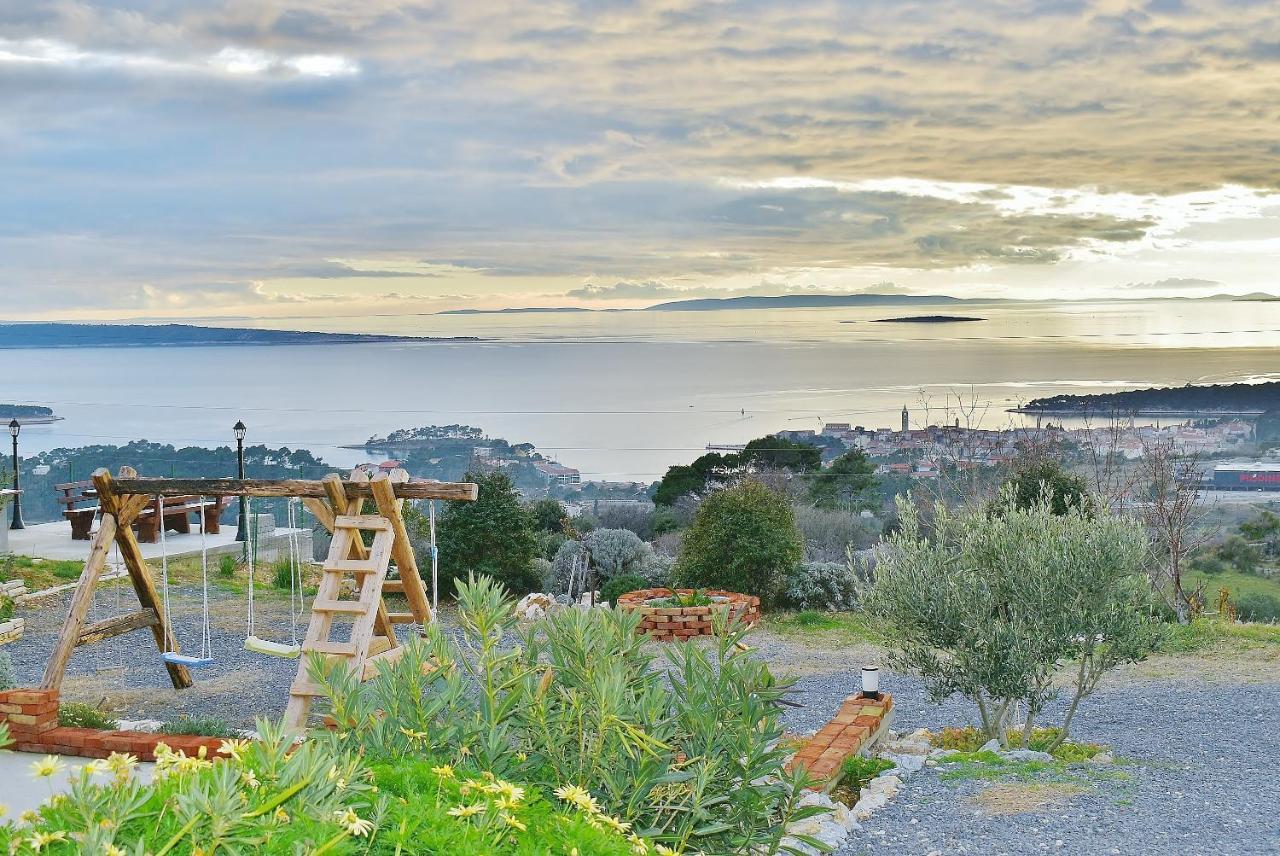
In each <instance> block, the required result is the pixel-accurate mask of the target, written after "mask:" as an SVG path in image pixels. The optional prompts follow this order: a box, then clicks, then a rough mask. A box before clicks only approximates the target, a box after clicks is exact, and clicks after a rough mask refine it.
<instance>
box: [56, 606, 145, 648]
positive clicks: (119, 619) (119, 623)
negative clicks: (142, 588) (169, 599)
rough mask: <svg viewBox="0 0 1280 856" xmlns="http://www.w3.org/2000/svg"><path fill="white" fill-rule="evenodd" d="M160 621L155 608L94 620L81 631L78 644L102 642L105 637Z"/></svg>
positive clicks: (109, 637)
mask: <svg viewBox="0 0 1280 856" xmlns="http://www.w3.org/2000/svg"><path fill="white" fill-rule="evenodd" d="M159 621H160V616H158V615H156V611H155V610H154V609H140V610H138V611H137V612H130V613H126V614H125V615H117V616H114V617H112V618H106V619H103V620H102V621H97V622H94V623H93V624H90V625H88V626H86V627H85V628H84V630H82V631H80V639H79V640H78V641H77V642H76V644H77V645H88V644H89V643H91V642H101V641H103V640H104V639H111V638H112V637H114V636H119V635H121V634H122V633H128V632H129V631H131V630H141V629H142V628H143V627H154V626H155V625H156V624H158V623H159Z"/></svg>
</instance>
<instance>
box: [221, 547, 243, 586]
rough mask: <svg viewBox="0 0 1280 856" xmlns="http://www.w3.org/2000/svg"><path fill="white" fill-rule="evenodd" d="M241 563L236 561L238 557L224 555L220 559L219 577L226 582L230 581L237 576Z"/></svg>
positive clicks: (228, 554)
mask: <svg viewBox="0 0 1280 856" xmlns="http://www.w3.org/2000/svg"><path fill="white" fill-rule="evenodd" d="M239 568H240V563H239V562H238V561H236V557H235V556H232V555H231V554H230V553H224V554H222V555H221V556H219V557H218V576H220V577H222V578H223V579H224V580H229V579H231V578H232V577H234V576H235V575H236V571H237V570H239Z"/></svg>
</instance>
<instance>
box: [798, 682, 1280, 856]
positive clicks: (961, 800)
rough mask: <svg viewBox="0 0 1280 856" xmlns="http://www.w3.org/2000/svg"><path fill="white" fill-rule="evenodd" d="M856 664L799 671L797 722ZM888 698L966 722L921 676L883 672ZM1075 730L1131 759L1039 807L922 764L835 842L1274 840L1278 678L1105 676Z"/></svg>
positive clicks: (873, 846)
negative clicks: (985, 796) (1013, 802)
mask: <svg viewBox="0 0 1280 856" xmlns="http://www.w3.org/2000/svg"><path fill="white" fill-rule="evenodd" d="M858 679H859V676H858V673H857V672H855V671H843V672H832V673H830V674H826V675H811V676H808V677H805V678H802V679H801V680H800V681H799V684H798V689H800V690H801V693H800V694H799V695H798V696H797V698H798V699H799V700H801V701H802V702H803V703H804V704H805V707H804V708H803V709H799V710H795V711H793V712H790V713H788V714H787V720H788V726H789V727H790V728H792V729H793V730H796V731H800V730H808V729H812V728H817V727H820V726H821V725H823V724H824V723H825V722H826V720H827V718H828V717H829V715H830V713H829V712H830V711H832V710H834V709H836V707H837V706H838V704H839V702H840V701H841V700H842V699H843V698H844V697H845V696H846V695H847V694H848V693H850V692H851V691H853V688H855V687H856V686H857V682H858ZM882 686H884V687H885V688H886V689H888V690H890V691H891V692H892V693H893V694H894V697H895V700H896V709H897V718H896V720H895V725H894V728H895V729H897V730H899V731H908V730H912V729H914V728H917V727H920V726H925V727H928V728H931V729H937V728H941V727H943V726H947V725H957V724H969V723H971V722H972V720H973V718H974V716H975V714H973V713H972V711H971V710H970V709H969V708H968V706H967V705H965V704H964V703H962V702H959V701H955V700H952V701H948V702H945V703H943V704H941V705H934V704H931V703H930V702H928V700H927V699H926V698H925V695H924V692H923V689H922V687H921V685H920V684H919V682H918V681H916V680H914V679H911V678H907V677H903V676H896V675H888V676H884V677H882ZM1073 731H1074V733H1075V735H1076V736H1077V737H1079V738H1080V739H1084V740H1091V741H1096V742H1100V743H1106V744H1110V745H1111V746H1113V747H1114V750H1115V753H1116V755H1117V756H1118V757H1119V758H1120V759H1122V760H1128V761H1130V762H1131V763H1122V764H1120V765H1117V766H1116V767H1114V768H1109V771H1110V772H1111V773H1112V774H1117V773H1118V774H1121V775H1122V776H1123V777H1124V778H1123V779H1121V780H1119V781H1096V780H1087V781H1086V783H1085V785H1086V787H1087V791H1086V792H1085V793H1082V794H1078V795H1074V796H1069V797H1068V798H1066V799H1063V800H1061V801H1058V802H1054V803H1051V804H1049V805H1046V806H1044V807H1042V808H1039V809H1036V810H1032V811H1025V812H1018V813H1003V812H1000V811H991V810H989V809H987V808H984V807H983V806H980V805H979V804H978V803H977V802H976V801H975V797H978V796H979V794H980V793H981V792H982V791H984V790H985V789H987V788H989V787H991V786H992V785H993V784H998V782H992V781H978V780H972V779H971V780H965V781H958V782H945V781H942V780H941V779H940V778H939V776H938V772H937V770H936V769H930V768H926V769H925V770H924V771H922V772H921V773H918V774H916V775H914V776H912V777H910V778H909V779H907V780H906V782H905V783H904V787H903V790H902V791H901V792H900V793H899V794H898V796H897V797H895V798H894V799H893V800H892V801H891V802H890V804H889V806H888V807H887V808H885V809H883V810H882V811H880V812H878V813H877V814H875V815H874V816H873V817H872V818H871V819H870V820H869V821H867V822H866V823H864V824H863V831H862V832H861V833H854V835H853V836H852V837H851V838H850V839H849V841H848V843H847V844H846V845H845V847H844V848H843V849H841V850H840V851H839V853H840V854H848V856H851V854H864V853H877V852H884V853H894V854H919V856H929V854H938V856H941V854H951V853H974V854H978V853H981V854H992V855H993V856H998V854H1031V853H1034V854H1042V853H1059V854H1070V855H1071V856H1085V854H1126V856H1130V855H1131V854H1166V853H1167V854H1179V856H1197V855H1198V854H1232V856H1253V854H1276V853H1280V813H1278V812H1277V806H1278V805H1280V782H1278V781H1277V772H1278V771H1280V684H1275V683H1264V684H1254V685H1240V684H1213V685H1210V684H1206V683H1194V684H1188V683H1177V682H1170V681H1142V682H1139V683H1130V684H1127V685H1122V686H1111V687H1105V688H1104V689H1101V690H1099V692H1098V693H1097V694H1096V695H1095V696H1094V697H1093V698H1092V699H1090V700H1089V701H1087V702H1086V703H1085V705H1084V707H1083V708H1082V710H1081V712H1080V713H1079V714H1078V715H1077V718H1076V726H1075V727H1074V729H1073Z"/></svg>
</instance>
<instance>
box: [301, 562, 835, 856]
mask: <svg viewBox="0 0 1280 856" xmlns="http://www.w3.org/2000/svg"><path fill="white" fill-rule="evenodd" d="M458 603H459V610H458V621H459V624H460V628H461V633H460V634H453V635H446V634H445V633H443V632H441V631H440V629H439V628H438V626H436V625H434V624H433V625H429V626H428V627H427V637H426V639H425V640H423V641H421V642H419V641H412V642H410V643H409V644H408V645H406V652H405V654H404V655H403V656H402V657H401V658H400V659H399V660H398V661H397V662H396V663H395V664H393V665H391V666H389V667H388V668H385V669H383V670H382V672H381V673H380V674H379V675H378V677H377V678H375V679H374V680H373V681H371V682H368V683H364V684H361V683H359V682H357V681H356V680H355V679H354V678H352V677H351V675H350V674H348V673H347V672H346V670H345V669H342V668H341V667H340V666H338V665H336V664H332V665H331V664H327V663H326V662H325V661H324V660H323V658H320V657H312V658H310V659H309V661H308V665H309V671H310V674H311V676H312V679H313V680H315V681H316V682H317V683H319V684H320V685H321V687H322V688H323V691H324V693H325V695H326V696H327V698H328V699H329V701H330V704H331V707H332V716H333V718H334V720H335V721H336V723H337V724H338V729H339V730H338V732H337V733H336V734H335V735H334V736H333V737H332V740H333V741H334V742H335V743H336V744H341V745H348V746H354V747H358V751H360V752H361V753H363V754H364V755H365V756H367V757H369V758H370V759H373V760H374V761H386V760H389V759H394V758H402V757H406V756H409V755H414V754H420V755H426V756H428V757H432V758H436V759H438V760H440V761H442V762H444V763H447V764H450V765H454V766H463V765H470V766H472V767H473V768H474V769H476V770H479V771H481V773H487V774H491V775H493V776H495V777H498V778H501V779H508V780H511V781H519V782H523V783H527V784H529V785H530V786H533V787H537V788H540V789H542V790H543V791H544V792H545V791H557V792H559V793H568V794H571V795H574V796H576V798H577V801H578V804H580V805H589V806H596V807H598V810H599V811H600V812H602V813H603V814H604V815H607V816H609V817H611V818H615V819H617V820H618V821H620V822H622V823H625V824H629V825H630V827H629V829H630V830H631V832H633V833H638V834H639V835H640V836H643V837H644V838H645V839H649V840H651V841H653V842H655V843H660V844H662V845H663V846H664V847H669V848H671V849H672V850H674V851H676V852H686V851H688V852H694V851H702V852H707V853H734V854H738V853H741V854H745V853H748V852H762V853H773V852H777V850H778V847H779V843H780V841H781V838H782V830H783V827H784V825H785V824H786V823H787V822H790V821H793V820H798V819H802V818H804V817H808V816H812V815H813V814H814V812H813V811H810V809H808V808H801V807H799V806H798V804H797V803H798V801H799V799H800V797H801V796H802V795H803V793H804V788H805V785H806V783H807V782H806V780H805V777H804V773H803V772H797V773H795V774H786V773H784V771H783V764H784V762H785V761H786V758H787V757H788V753H787V752H786V750H785V748H783V747H781V746H779V745H778V741H779V738H780V737H781V735H782V728H781V725H780V719H779V711H780V707H779V704H778V702H779V699H781V697H782V695H783V693H784V691H785V689H786V687H785V686H784V685H782V684H779V683H778V682H777V681H775V680H774V678H773V676H772V675H771V674H770V672H769V670H768V668H767V667H766V666H765V665H764V664H763V663H761V662H759V661H757V660H754V659H752V658H751V657H749V656H748V655H747V654H745V653H744V652H743V650H742V649H741V648H740V647H739V642H740V641H741V639H742V637H743V634H744V631H743V629H742V628H741V627H740V626H738V625H736V624H726V623H725V622H724V621H723V620H721V621H720V622H719V627H718V630H719V632H718V633H717V635H716V637H715V639H714V643H713V644H712V645H709V646H707V645H704V646H699V645H693V644H689V643H675V644H672V645H669V646H663V655H664V660H662V661H661V662H658V661H656V660H655V657H654V654H653V653H651V650H650V648H649V647H648V646H646V645H645V644H644V637H643V636H641V635H639V634H637V633H636V625H637V624H638V622H639V616H637V615H634V614H630V613H624V612H620V611H616V610H576V609H570V610H559V611H556V612H553V613H551V614H549V615H548V616H546V617H545V618H543V619H541V620H539V621H537V622H534V623H533V624H531V625H529V626H527V627H523V628H518V627H517V624H516V620H515V616H514V608H513V604H512V602H511V601H510V600H509V599H508V598H507V597H506V596H505V592H504V591H503V589H502V588H501V587H500V586H498V585H497V584H495V583H493V582H492V581H490V580H488V579H487V578H480V579H478V580H472V581H470V582H467V583H460V584H459V586H458ZM581 852H583V853H584V854H585V853H586V852H588V851H585V850H584V851H581Z"/></svg>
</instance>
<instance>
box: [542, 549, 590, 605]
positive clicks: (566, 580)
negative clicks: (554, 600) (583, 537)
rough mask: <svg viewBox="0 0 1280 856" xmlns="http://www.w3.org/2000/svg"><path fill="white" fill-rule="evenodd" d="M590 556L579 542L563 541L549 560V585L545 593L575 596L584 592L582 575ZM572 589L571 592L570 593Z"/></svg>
mask: <svg viewBox="0 0 1280 856" xmlns="http://www.w3.org/2000/svg"><path fill="white" fill-rule="evenodd" d="M589 559H590V556H589V554H588V553H587V548H586V545H584V544H583V543H582V542H581V541H565V542H564V543H563V544H561V545H560V549H559V550H556V557H555V558H554V559H552V560H551V571H552V574H551V584H550V585H548V586H547V591H549V592H552V593H554V594H573V595H575V596H576V595H577V594H579V593H580V592H582V591H585V590H586V589H585V585H586V583H585V581H584V579H583V573H584V571H585V569H586V566H587V562H588V561H589ZM570 589H572V591H570Z"/></svg>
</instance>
